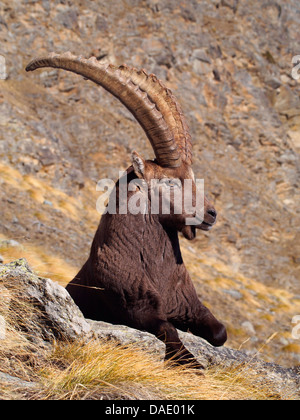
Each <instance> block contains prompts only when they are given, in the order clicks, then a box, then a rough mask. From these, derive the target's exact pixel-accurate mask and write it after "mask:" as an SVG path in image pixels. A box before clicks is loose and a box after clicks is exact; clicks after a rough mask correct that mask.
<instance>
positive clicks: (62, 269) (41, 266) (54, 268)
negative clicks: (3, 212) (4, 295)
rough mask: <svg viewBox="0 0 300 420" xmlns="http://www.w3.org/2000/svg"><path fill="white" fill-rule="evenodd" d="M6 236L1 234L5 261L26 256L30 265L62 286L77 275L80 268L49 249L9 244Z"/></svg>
mask: <svg viewBox="0 0 300 420" xmlns="http://www.w3.org/2000/svg"><path fill="white" fill-rule="evenodd" d="M8 239H9V238H7V237H6V236H4V235H1V234H0V254H1V255H2V257H3V258H4V262H5V263H6V262H10V261H14V260H17V259H19V258H26V260H27V261H28V263H29V265H30V267H32V269H33V270H34V271H35V272H36V273H37V274H38V275H40V276H42V277H50V278H51V279H52V280H55V281H57V282H58V283H60V284H61V285H62V286H65V285H66V284H67V283H68V282H69V281H70V280H72V278H73V277H74V276H75V275H76V273H77V271H78V268H77V267H74V266H72V265H70V264H68V263H67V262H66V261H64V260H63V259H62V258H60V257H59V256H57V255H52V254H50V253H49V250H46V249H45V250H44V249H43V248H42V247H41V246H36V245H33V244H29V243H26V244H22V243H20V242H19V241H18V243H19V245H17V246H11V245H9V242H8Z"/></svg>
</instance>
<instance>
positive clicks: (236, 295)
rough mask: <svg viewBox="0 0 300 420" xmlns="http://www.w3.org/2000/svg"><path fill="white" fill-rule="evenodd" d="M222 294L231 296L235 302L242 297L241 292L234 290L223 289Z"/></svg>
mask: <svg viewBox="0 0 300 420" xmlns="http://www.w3.org/2000/svg"><path fill="white" fill-rule="evenodd" d="M223 292H224V293H227V294H228V295H230V296H232V297H233V298H234V299H236V300H239V299H242V297H243V295H242V294H241V292H239V291H238V290H235V289H223Z"/></svg>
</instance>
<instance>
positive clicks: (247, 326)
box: [241, 321, 256, 336]
mask: <svg viewBox="0 0 300 420" xmlns="http://www.w3.org/2000/svg"><path fill="white" fill-rule="evenodd" d="M241 327H242V328H243V330H244V331H245V332H246V333H247V334H249V335H250V336H255V334H256V332H255V329H254V326H253V324H252V322H250V321H244V322H242V323H241Z"/></svg>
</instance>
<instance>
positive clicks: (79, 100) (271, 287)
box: [0, 0, 300, 366]
mask: <svg viewBox="0 0 300 420" xmlns="http://www.w3.org/2000/svg"><path fill="white" fill-rule="evenodd" d="M299 24H300V10H299V5H298V2H297V1H295V0H288V1H277V2H276V1H266V2H256V1H246V0H240V1H238V0H226V1H225V0H222V1H216V0H214V1H206V0H202V1H200V0H199V1H196V0H195V1H189V2H187V1H175V0H163V1H156V0H145V1H135V0H121V1H115V0H112V1H109V2H105V1H102V0H98V1H96V2H95V1H88V0H82V1H80V2H79V1H78V2H67V1H57V0H55V1H51V2H50V1H48V0H43V1H21V2H20V1H11V0H10V1H8V0H4V1H3V0H2V1H1V2H0V45H1V47H0V55H2V56H3V57H4V58H5V62H6V72H7V78H6V79H5V80H0V108H1V112H0V156H1V162H0V182H1V190H0V198H1V207H0V208H1V218H0V232H1V233H2V243H1V245H0V254H1V255H2V257H3V259H4V261H5V262H7V261H8V260H11V259H12V258H13V257H17V256H25V255H26V257H27V258H28V259H29V261H30V259H32V263H33V265H34V267H35V269H37V270H41V271H46V272H47V273H49V272H51V274H54V275H55V276H57V278H58V279H59V280H61V282H62V283H63V282H66V281H67V280H68V279H71V278H72V275H73V274H75V272H76V270H77V269H79V268H80V266H81V264H82V263H83V262H84V260H85V258H86V257H87V254H88V251H89V246H90V243H91V240H92V237H93V234H94V231H95V229H96V226H97V223H98V219H99V215H98V213H97V212H96V210H95V204H96V200H97V198H98V196H99V193H98V192H96V189H95V186H96V182H97V181H98V180H99V179H101V178H106V177H109V178H113V179H116V178H117V177H118V171H119V170H120V169H125V168H126V167H127V166H128V165H129V164H130V152H131V150H132V149H136V150H137V151H138V152H143V153H144V156H145V157H152V156H153V153H152V151H151V148H150V146H149V144H148V142H147V139H145V136H144V134H143V132H142V130H141V129H140V128H139V127H138V125H137V124H136V122H135V121H134V120H133V118H132V117H131V115H129V113H128V112H127V111H126V110H124V108H123V107H122V106H121V105H120V104H119V103H118V102H117V101H116V100H115V99H114V98H112V97H110V96H109V95H108V94H107V93H106V92H103V91H101V90H100V89H99V88H97V87H96V86H93V85H92V84H91V83H90V82H86V81H84V80H82V79H80V78H79V77H77V76H75V75H72V74H66V73H63V72H59V71H57V70H51V69H49V70H47V69H46V70H44V71H40V72H37V73H36V74H26V73H25V71H24V67H25V65H26V63H27V62H28V61H29V60H30V59H31V58H32V57H33V56H36V55H40V54H44V53H45V52H49V51H53V50H54V51H56V52H64V51H67V50H70V51H72V52H73V53H75V54H78V55H80V54H82V55H84V56H90V55H95V56H96V57H97V58H98V59H99V60H108V61H111V62H113V63H115V64H122V63H123V62H125V63H127V64H128V65H132V66H135V67H138V68H140V67H143V68H145V69H146V70H147V71H148V72H154V73H155V74H156V75H157V76H158V77H159V78H161V79H163V80H165V81H166V83H167V85H168V87H170V88H171V89H172V90H173V92H174V93H175V94H176V96H177V97H178V98H179V99H180V102H181V104H182V107H183V109H184V111H185V113H186V116H187V119H188V123H189V126H190V130H191V134H192V140H193V145H194V166H193V167H194V171H195V174H196V176H197V177H198V178H202V177H204V178H205V186H206V191H207V194H208V196H209V197H210V198H211V199H212V200H213V201H214V203H215V206H216V208H217V210H218V213H219V220H218V224H217V226H216V227H215V228H214V229H213V231H211V232H210V233H209V234H199V235H198V237H197V239H196V240H195V241H194V242H193V243H190V242H187V241H185V240H184V239H182V247H183V254H184V260H185V262H186V265H187V266H188V268H189V269H190V271H191V274H192V276H193V279H194V281H195V284H196V287H197V290H198V292H199V295H200V296H201V298H202V299H203V300H204V302H205V303H206V304H207V305H208V306H209V307H211V308H212V309H213V311H214V313H216V316H217V317H218V318H220V319H222V320H224V322H225V323H226V325H227V326H228V329H229V337H230V341H229V344H230V345H234V346H236V347H238V346H241V345H242V343H244V341H246V340H247V339H248V338H249V337H250V340H248V341H247V343H245V344H243V346H244V347H246V348H248V349H252V350H253V351H254V352H255V351H256V350H257V349H258V348H260V347H261V345H263V343H264V342H265V341H266V340H267V339H268V337H270V336H271V335H272V334H273V333H274V332H278V334H277V336H276V337H275V339H274V340H272V341H271V342H270V343H269V345H268V347H267V349H266V354H265V357H266V358H267V359H268V360H271V361H279V362H280V363H282V364H283V365H286V366H292V365H294V364H296V363H299V341H297V340H293V339H292V337H291V330H292V324H291V320H292V318H293V316H294V315H297V314H300V300H299V297H300V291H299V250H300V248H299V244H300V241H299V219H300V217H299V208H300V206H299V201H300V195H299V150H300V137H299V124H300V102H299V92H300V84H299V81H297V80H295V79H293V78H292V76H291V71H292V57H293V56H294V55H297V54H298V53H299V34H298V27H299ZM12 240H14V241H17V244H13V243H12V242H11V241H12Z"/></svg>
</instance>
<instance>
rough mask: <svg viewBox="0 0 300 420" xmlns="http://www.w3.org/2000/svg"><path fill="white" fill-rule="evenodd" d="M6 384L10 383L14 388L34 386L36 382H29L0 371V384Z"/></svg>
mask: <svg viewBox="0 0 300 420" xmlns="http://www.w3.org/2000/svg"><path fill="white" fill-rule="evenodd" d="M3 383H4V384H8V385H12V386H14V387H15V388H20V387H21V388H30V389H32V388H36V387H37V386H38V384H37V383H36V382H29V381H23V380H22V379H20V378H17V377H16V376H12V375H9V374H8V373H4V372H0V384H3Z"/></svg>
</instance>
